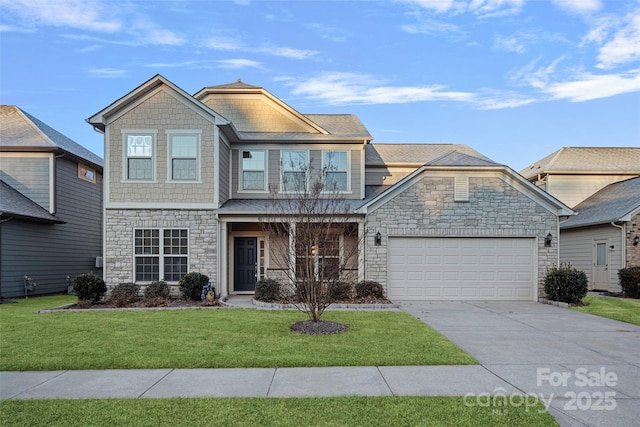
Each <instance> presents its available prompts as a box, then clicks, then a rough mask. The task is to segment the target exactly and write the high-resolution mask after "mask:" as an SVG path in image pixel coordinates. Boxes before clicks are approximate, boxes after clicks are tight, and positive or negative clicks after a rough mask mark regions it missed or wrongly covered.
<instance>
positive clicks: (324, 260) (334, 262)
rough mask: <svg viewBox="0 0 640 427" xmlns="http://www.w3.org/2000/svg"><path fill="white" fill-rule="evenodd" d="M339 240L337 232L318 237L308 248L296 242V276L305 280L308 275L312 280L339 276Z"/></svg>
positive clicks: (330, 278)
mask: <svg viewBox="0 0 640 427" xmlns="http://www.w3.org/2000/svg"><path fill="white" fill-rule="evenodd" d="M303 240H305V239H303ZM340 242H341V236H340V235H339V234H337V233H335V234H333V233H332V234H328V235H325V236H323V237H320V238H319V240H318V241H317V242H315V243H313V244H312V245H311V247H310V248H307V247H303V246H302V245H301V244H300V243H301V242H297V247H296V277H297V278H298V279H299V280H307V279H308V277H309V276H313V278H314V280H322V281H326V280H337V279H338V278H339V276H340Z"/></svg>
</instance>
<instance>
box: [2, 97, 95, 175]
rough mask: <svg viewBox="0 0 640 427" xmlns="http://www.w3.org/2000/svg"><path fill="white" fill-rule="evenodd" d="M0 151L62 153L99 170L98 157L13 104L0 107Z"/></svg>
mask: <svg viewBox="0 0 640 427" xmlns="http://www.w3.org/2000/svg"><path fill="white" fill-rule="evenodd" d="M0 148H1V149H10V150H16V151H58V150H62V151H64V152H65V153H69V154H71V155H72V156H74V157H77V158H79V159H81V160H83V161H86V162H89V163H92V164H93V165H94V166H97V167H98V168H99V169H102V165H103V163H102V158H101V157H100V156H98V155H97V154H95V153H93V152H91V151H90V150H88V149H86V148H85V147H83V146H82V145H80V144H78V143H77V142H75V141H73V140H72V139H70V138H68V137H67V136H65V135H63V134H62V133H60V132H58V131H57V130H55V129H54V128H52V127H51V126H49V125H47V124H46V123H44V122H42V121H41V120H39V119H37V118H35V117H34V116H32V115H31V114H29V113H27V112H25V111H23V110H21V109H20V108H18V107H17V106H15V105H2V106H0Z"/></svg>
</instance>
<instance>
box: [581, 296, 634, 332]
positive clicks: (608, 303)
mask: <svg viewBox="0 0 640 427" xmlns="http://www.w3.org/2000/svg"><path fill="white" fill-rule="evenodd" d="M582 301H583V302H585V303H587V304H588V305H586V306H582V307H571V308H572V309H573V310H576V311H580V312H582V313H589V314H594V315H596V316H600V317H606V318H608V319H613V320H619V321H621V322H626V323H631V324H632V325H638V326H640V300H636V299H629V298H609V297H585V298H583V300H582Z"/></svg>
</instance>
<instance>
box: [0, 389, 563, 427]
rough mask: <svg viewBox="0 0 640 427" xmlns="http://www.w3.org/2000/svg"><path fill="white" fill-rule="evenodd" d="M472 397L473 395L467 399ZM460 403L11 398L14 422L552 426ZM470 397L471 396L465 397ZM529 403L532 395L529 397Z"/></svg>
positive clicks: (529, 411)
mask: <svg viewBox="0 0 640 427" xmlns="http://www.w3.org/2000/svg"><path fill="white" fill-rule="evenodd" d="M470 402H471V403H474V402H475V401H473V400H470ZM514 402H516V403H515V404H514V406H506V407H505V406H494V407H492V406H478V405H474V406H473V407H470V406H468V405H465V400H464V399H463V398H462V397H397V396H393V397H338V398H316V399H312V398H304V399H298V398H287V399H280V398H222V399H206V398H200V399H107V400H27V401H24V400H12V401H6V400H5V401H2V402H0V423H2V425H7V426H8V425H11V426H34V425H42V426H45V425H64V426H172V427H177V426H263V425H277V426H327V425H330V426H417V425H420V426H474V427H475V426H516V425H517V426H556V425H557V424H556V422H555V420H554V419H553V417H551V415H549V414H548V413H547V412H545V411H544V407H543V406H542V404H541V403H540V402H537V404H536V406H529V407H528V406H526V405H525V404H524V403H520V400H514ZM467 403H468V402H467ZM530 403H531V402H530Z"/></svg>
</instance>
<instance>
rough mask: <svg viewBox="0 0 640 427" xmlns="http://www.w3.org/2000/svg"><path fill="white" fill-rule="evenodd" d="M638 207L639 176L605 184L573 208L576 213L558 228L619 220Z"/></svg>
mask: <svg viewBox="0 0 640 427" xmlns="http://www.w3.org/2000/svg"><path fill="white" fill-rule="evenodd" d="M638 208H640V177H636V178H631V179H627V180H625V181H620V182H615V183H613V184H609V185H607V186H606V187H605V188H603V189H602V190H600V191H598V192H597V193H595V194H594V195H592V196H591V197H589V198H588V199H586V200H584V201H583V202H582V203H580V204H578V205H577V206H576V207H574V208H573V210H574V211H575V212H577V215H575V216H572V217H570V218H569V219H568V220H567V221H564V222H562V223H561V224H560V228H573V227H582V226H586V225H595V224H605V223H610V222H612V221H619V220H620V219H621V218H623V217H624V216H625V215H628V214H629V213H631V212H633V211H634V210H636V209H638Z"/></svg>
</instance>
